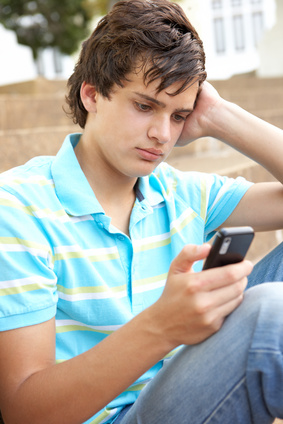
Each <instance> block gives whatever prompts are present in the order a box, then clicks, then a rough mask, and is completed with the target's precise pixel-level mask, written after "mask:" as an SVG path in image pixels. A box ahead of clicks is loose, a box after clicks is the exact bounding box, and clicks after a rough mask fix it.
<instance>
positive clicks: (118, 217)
mask: <svg viewBox="0 0 283 424" xmlns="http://www.w3.org/2000/svg"><path fill="white" fill-rule="evenodd" d="M75 154H76V156H77V159H78V161H79V164H80V166H81V168H82V171H83V173H84V174H85V176H86V178H87V180H88V183H89V184H90V186H91V188H92V190H93V192H94V194H95V196H96V198H97V200H98V201H99V203H100V204H101V206H102V208H103V210H104V211H105V214H106V215H107V216H109V217H110V218H111V219H112V220H111V223H112V225H114V226H115V227H117V228H118V229H119V230H120V231H122V232H123V233H125V234H127V235H129V222H130V216H131V212H132V208H133V206H134V203H135V199H136V193H135V184H136V182H137V178H130V177H129V178H127V177H125V176H123V175H121V177H120V178H119V177H118V176H117V174H112V173H111V170H109V169H108V168H106V167H105V166H103V164H101V163H100V162H99V161H98V160H96V157H95V155H91V152H89V151H88V150H86V149H85V148H84V144H83V143H82V140H80V142H79V143H78V144H77V146H76V147H75Z"/></svg>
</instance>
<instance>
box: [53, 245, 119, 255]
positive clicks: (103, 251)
mask: <svg viewBox="0 0 283 424" xmlns="http://www.w3.org/2000/svg"><path fill="white" fill-rule="evenodd" d="M54 252H55V253H57V254H60V253H70V252H83V253H84V255H87V256H92V255H105V254H108V253H118V248H117V246H113V247H102V248H99V249H82V248H81V247H80V246H78V245H77V244H73V245H70V246H58V247H55V248H54Z"/></svg>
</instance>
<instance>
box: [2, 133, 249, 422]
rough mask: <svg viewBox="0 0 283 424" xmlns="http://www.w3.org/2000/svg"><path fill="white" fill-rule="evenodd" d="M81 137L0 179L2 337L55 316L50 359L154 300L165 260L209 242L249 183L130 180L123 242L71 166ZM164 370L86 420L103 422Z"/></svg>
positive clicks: (163, 169)
mask: <svg viewBox="0 0 283 424" xmlns="http://www.w3.org/2000/svg"><path fill="white" fill-rule="evenodd" d="M79 138H80V134H71V135H69V136H67V138H66V140H65V142H64V143H63V146H62V148H61V149H60V151H59V152H58V154H57V155H56V156H55V157H46V156H42V157H37V158H34V159H32V160H31V161H29V162H28V163H26V164H25V165H23V166H20V167H17V168H14V169H12V170H10V171H7V172H5V173H3V174H2V175H1V178H0V216H1V221H0V261H1V273H0V279H1V281H0V330H2V331H3V330H9V329H13V328H18V327H23V326H28V325H33V324H38V323H41V322H44V321H46V320H48V319H51V318H52V317H54V316H55V317H56V328H57V335H56V337H57V339H56V359H57V361H58V362H61V361H65V360H67V359H69V358H72V357H74V356H76V355H78V354H80V353H82V352H84V351H86V350H88V349H90V348H92V347H93V346H94V345H96V344H97V343H99V342H100V341H101V340H103V339H104V338H105V337H107V335H109V334H111V333H112V332H113V331H115V330H116V329H118V328H119V327H121V326H122V325H123V324H125V323H126V322H128V321H129V320H130V319H131V318H133V317H134V316H135V315H136V314H138V313H139V312H141V311H142V310H143V309H145V308H146V307H148V306H150V305H151V304H152V303H154V302H155V301H156V300H157V299H158V298H159V297H160V295H161V293H162V290H163V287H164V284H165V282H166V277H167V273H168V269H169V266H170V263H171V261H172V259H173V258H174V257H175V256H176V255H177V254H178V253H179V252H180V250H181V249H182V248H183V246H184V245H185V244H188V243H194V244H202V243H203V242H204V241H206V240H208V239H209V238H210V237H211V236H212V235H213V234H214V231H215V229H216V228H217V227H219V226H220V225H221V224H222V223H223V222H224V221H225V220H226V219H227V218H228V216H229V215H230V214H231V212H232V211H233V210H234V208H235V207H236V206H237V204H238V202H239V201H240V199H241V198H242V196H243V195H244V193H245V192H246V191H247V189H248V188H249V187H250V185H251V183H249V182H247V181H245V180H244V179H243V178H237V179H236V180H234V179H229V178H226V177H219V176H217V175H211V174H210V175H209V174H203V173H198V172H180V171H178V170H176V169H174V168H172V167H171V166H169V165H168V164H165V163H163V164H161V165H159V166H158V167H157V168H156V170H155V171H154V172H153V173H152V174H151V175H149V176H147V177H142V178H139V180H138V182H137V185H136V201H135V204H134V207H133V211H132V214H131V219H130V228H129V231H130V237H128V236H127V235H125V234H123V233H121V232H120V231H119V230H118V229H117V228H115V227H114V226H113V225H112V224H111V219H110V218H109V217H108V216H106V215H105V213H104V211H103V209H102V207H101V205H100V204H99V202H98V201H97V199H96V197H95V195H94V193H93V191H92V189H91V187H90V185H89V183H88V181H87V179H86V177H85V175H84V174H83V172H82V170H81V168H80V166H79V163H78V161H77V159H76V156H75V153H74V147H75V145H76V144H77V143H78V141H79ZM200 269H201V263H196V264H195V270H196V271H198V270H200ZM113 355H115V352H113ZM168 356H170V355H168ZM162 364H163V361H160V362H159V363H157V364H156V365H155V366H154V367H153V368H151V369H150V370H148V371H147V372H146V373H145V374H144V375H142V376H141V377H140V378H139V379H138V380H137V381H136V382H135V384H133V385H132V386H131V387H129V388H128V390H126V391H125V392H123V393H122V394H121V395H120V396H118V397H117V398H116V399H115V400H113V401H112V402H111V403H110V404H109V405H107V407H105V409H104V410H102V411H100V412H99V413H97V414H96V415H95V416H94V417H92V418H91V419H89V420H88V421H87V423H88V424H90V423H92V424H94V423H110V422H111V421H112V420H113V419H114V418H115V416H116V415H117V414H118V413H119V412H120V410H121V408H122V407H123V406H125V405H126V404H129V403H133V402H134V401H135V400H136V399H137V397H138V395H139V393H140V390H141V389H142V388H143V387H144V386H145V385H146V384H147V382H148V381H149V380H150V379H151V378H152V377H153V376H154V375H155V374H156V373H157V372H158V370H159V369H160V368H161V367H162Z"/></svg>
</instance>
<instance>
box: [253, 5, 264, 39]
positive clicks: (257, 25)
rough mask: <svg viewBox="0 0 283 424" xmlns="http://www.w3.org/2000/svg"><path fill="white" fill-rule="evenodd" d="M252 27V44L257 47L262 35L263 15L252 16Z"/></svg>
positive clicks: (260, 13) (255, 14)
mask: <svg viewBox="0 0 283 424" xmlns="http://www.w3.org/2000/svg"><path fill="white" fill-rule="evenodd" d="M252 26H253V34H254V44H255V46H256V47H257V46H258V43H259V41H260V39H261V36H262V33H263V14H262V12H255V13H253V14H252Z"/></svg>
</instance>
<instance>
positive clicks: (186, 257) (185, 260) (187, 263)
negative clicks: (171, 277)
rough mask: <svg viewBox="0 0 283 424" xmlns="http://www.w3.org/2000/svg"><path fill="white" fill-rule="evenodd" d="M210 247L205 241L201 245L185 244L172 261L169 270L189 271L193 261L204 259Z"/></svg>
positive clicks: (177, 271) (175, 272) (174, 271)
mask: <svg viewBox="0 0 283 424" xmlns="http://www.w3.org/2000/svg"><path fill="white" fill-rule="evenodd" d="M210 249H211V246H210V245H209V244H207V243H206V244H203V245H201V246H197V245H194V244H187V245H186V246H185V247H184V248H183V249H182V250H181V252H180V253H179V255H178V256H176V258H175V259H174V260H173V261H172V263H171V266H170V271H171V272H173V273H174V274H179V273H183V272H189V271H191V269H192V266H193V264H194V262H196V261H200V260H202V259H205V258H206V257H207V255H208V254H209V251H210Z"/></svg>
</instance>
